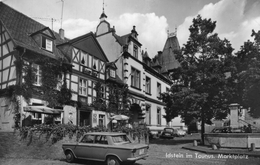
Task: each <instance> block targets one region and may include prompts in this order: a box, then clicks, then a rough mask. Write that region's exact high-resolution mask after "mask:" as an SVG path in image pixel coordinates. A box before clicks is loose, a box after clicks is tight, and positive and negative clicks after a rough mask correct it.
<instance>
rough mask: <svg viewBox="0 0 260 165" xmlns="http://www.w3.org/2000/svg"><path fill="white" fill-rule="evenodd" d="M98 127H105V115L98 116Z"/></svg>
mask: <svg viewBox="0 0 260 165" xmlns="http://www.w3.org/2000/svg"><path fill="white" fill-rule="evenodd" d="M98 125H99V126H105V115H98Z"/></svg>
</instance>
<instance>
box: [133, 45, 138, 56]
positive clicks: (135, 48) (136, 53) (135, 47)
mask: <svg viewBox="0 0 260 165" xmlns="http://www.w3.org/2000/svg"><path fill="white" fill-rule="evenodd" d="M133 56H134V57H135V58H138V47H137V46H136V45H134V52H133Z"/></svg>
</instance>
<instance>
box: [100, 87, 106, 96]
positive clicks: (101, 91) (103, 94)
mask: <svg viewBox="0 0 260 165" xmlns="http://www.w3.org/2000/svg"><path fill="white" fill-rule="evenodd" d="M100 97H101V98H105V87H104V86H101V89H100Z"/></svg>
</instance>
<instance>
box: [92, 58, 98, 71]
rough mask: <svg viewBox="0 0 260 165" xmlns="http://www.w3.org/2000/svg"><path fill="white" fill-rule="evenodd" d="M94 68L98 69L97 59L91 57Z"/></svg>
mask: <svg viewBox="0 0 260 165" xmlns="http://www.w3.org/2000/svg"><path fill="white" fill-rule="evenodd" d="M92 68H93V69H94V70H98V59H96V58H94V57H93V67H92Z"/></svg>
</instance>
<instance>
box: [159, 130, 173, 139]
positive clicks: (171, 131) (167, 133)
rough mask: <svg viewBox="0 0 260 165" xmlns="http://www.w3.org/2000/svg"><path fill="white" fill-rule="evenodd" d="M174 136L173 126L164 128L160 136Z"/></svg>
mask: <svg viewBox="0 0 260 165" xmlns="http://www.w3.org/2000/svg"><path fill="white" fill-rule="evenodd" d="M175 136H176V134H175V130H174V129H173V128H164V129H163V132H162V134H161V135H160V138H168V139H173V138H174V137H175Z"/></svg>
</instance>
